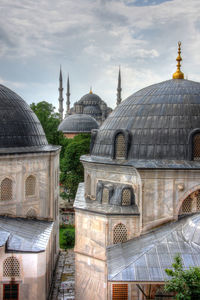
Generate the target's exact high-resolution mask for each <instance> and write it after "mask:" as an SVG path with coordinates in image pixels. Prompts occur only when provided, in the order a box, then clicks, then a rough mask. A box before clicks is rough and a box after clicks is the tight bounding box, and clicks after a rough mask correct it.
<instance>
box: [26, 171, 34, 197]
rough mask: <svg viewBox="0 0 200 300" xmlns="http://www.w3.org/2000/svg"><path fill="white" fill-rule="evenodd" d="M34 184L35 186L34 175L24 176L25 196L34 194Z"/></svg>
mask: <svg viewBox="0 0 200 300" xmlns="http://www.w3.org/2000/svg"><path fill="white" fill-rule="evenodd" d="M35 186H36V179H35V176H33V175H30V176H28V177H27V178H26V184H25V194H26V196H34V195H35Z"/></svg>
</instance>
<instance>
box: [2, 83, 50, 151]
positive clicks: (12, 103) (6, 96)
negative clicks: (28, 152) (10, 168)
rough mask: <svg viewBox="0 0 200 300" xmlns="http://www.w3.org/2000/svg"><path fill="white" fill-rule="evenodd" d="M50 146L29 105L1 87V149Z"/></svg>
mask: <svg viewBox="0 0 200 300" xmlns="http://www.w3.org/2000/svg"><path fill="white" fill-rule="evenodd" d="M44 145H48V143H47V140H46V137H45V133H44V131H43V128H42V126H41V124H40V121H39V120H38V118H37V116H36V115H35V114H34V112H33V111H32V110H31V108H30V107H29V105H28V104H27V103H26V102H25V101H24V100H23V99H22V98H21V97H20V96H18V95H17V94H16V93H14V92H13V91H11V90H10V89H8V88H7V87H5V86H3V85H0V148H16V147H17V148H19V147H34V146H44Z"/></svg>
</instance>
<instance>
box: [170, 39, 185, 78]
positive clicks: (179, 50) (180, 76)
mask: <svg viewBox="0 0 200 300" xmlns="http://www.w3.org/2000/svg"><path fill="white" fill-rule="evenodd" d="M176 61H177V65H176V66H177V70H176V72H175V73H174V74H173V77H172V78H173V79H184V74H183V73H182V72H181V61H182V57H181V42H178V56H177V59H176Z"/></svg>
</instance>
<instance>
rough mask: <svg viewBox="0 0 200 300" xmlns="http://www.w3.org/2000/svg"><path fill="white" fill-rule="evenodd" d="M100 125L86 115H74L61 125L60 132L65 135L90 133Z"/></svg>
mask: <svg viewBox="0 0 200 300" xmlns="http://www.w3.org/2000/svg"><path fill="white" fill-rule="evenodd" d="M98 127H99V126H98V123H97V122H96V120H95V119H94V118H92V117H91V116H89V115H85V114H74V115H70V116H67V117H66V118H65V119H64V120H63V121H62V122H61V123H60V125H59V127H58V130H60V131H62V132H63V133H81V132H87V133H90V132H91V130H92V129H97V128H98Z"/></svg>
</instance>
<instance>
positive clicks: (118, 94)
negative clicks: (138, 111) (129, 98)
mask: <svg viewBox="0 0 200 300" xmlns="http://www.w3.org/2000/svg"><path fill="white" fill-rule="evenodd" d="M121 91H122V88H121V71H120V67H119V75H118V85H117V103H116V104H117V105H119V104H120V103H121V101H122V98H121Z"/></svg>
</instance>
